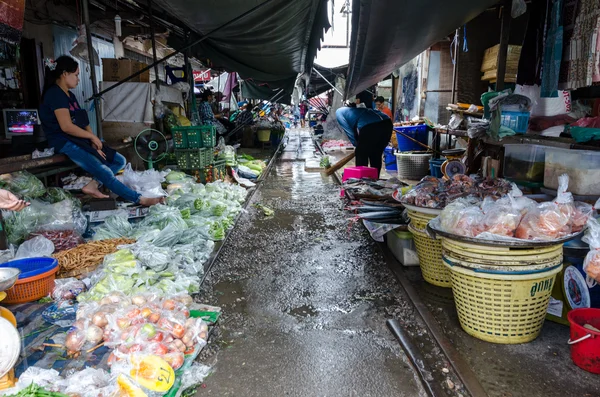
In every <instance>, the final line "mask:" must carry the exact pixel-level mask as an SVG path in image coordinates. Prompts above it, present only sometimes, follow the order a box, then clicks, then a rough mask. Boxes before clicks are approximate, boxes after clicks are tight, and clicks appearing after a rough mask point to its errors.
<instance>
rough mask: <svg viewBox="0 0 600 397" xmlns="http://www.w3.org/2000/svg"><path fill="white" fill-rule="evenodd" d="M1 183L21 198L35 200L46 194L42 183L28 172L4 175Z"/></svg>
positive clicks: (0, 177)
mask: <svg viewBox="0 0 600 397" xmlns="http://www.w3.org/2000/svg"><path fill="white" fill-rule="evenodd" d="M0 181H1V182H3V183H4V184H5V185H6V187H7V188H8V190H10V191H11V192H12V193H14V194H16V195H18V196H21V197H26V198H30V199H35V198H38V197H41V196H43V195H44V194H45V193H46V188H45V187H44V184H43V183H42V181H40V180H39V179H38V178H37V177H36V176H35V175H33V174H30V173H29V172H27V171H17V172H13V173H12V174H4V175H2V176H0Z"/></svg>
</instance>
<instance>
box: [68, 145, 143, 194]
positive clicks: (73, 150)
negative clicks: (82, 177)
mask: <svg viewBox="0 0 600 397" xmlns="http://www.w3.org/2000/svg"><path fill="white" fill-rule="evenodd" d="M60 152H61V153H63V154H65V155H67V156H68V157H69V158H70V159H71V160H72V161H73V162H74V163H75V164H77V165H78V166H79V167H81V168H83V169H84V170H85V171H86V172H88V173H90V174H91V175H92V176H93V177H94V179H96V180H97V181H98V182H99V183H101V184H102V185H104V186H106V187H107V188H108V189H110V191H112V192H113V193H115V194H117V195H119V196H121V197H122V198H124V199H125V200H127V201H131V202H133V203H138V202H139V201H140V196H141V195H140V194H139V193H138V192H136V191H135V190H132V189H130V188H128V187H127V186H125V185H124V184H123V183H121V182H120V181H119V180H118V179H117V178H115V175H116V174H117V172H119V171H121V170H122V169H123V168H124V167H125V163H126V162H127V160H125V157H123V156H122V155H121V154H119V153H116V154H115V158H114V160H113V162H112V163H110V164H108V165H106V164H104V163H102V162H101V161H100V159H99V158H97V157H96V156H94V155H93V154H91V153H89V152H87V151H85V150H84V149H82V148H80V147H79V146H77V145H75V144H74V143H72V142H67V143H65V145H64V146H63V148H62V149H61V150H60Z"/></svg>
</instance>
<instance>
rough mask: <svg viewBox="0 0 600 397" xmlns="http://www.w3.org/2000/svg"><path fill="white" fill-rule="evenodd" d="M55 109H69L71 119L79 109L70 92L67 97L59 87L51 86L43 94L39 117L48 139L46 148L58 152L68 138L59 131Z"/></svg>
mask: <svg viewBox="0 0 600 397" xmlns="http://www.w3.org/2000/svg"><path fill="white" fill-rule="evenodd" d="M57 109H69V113H70V114H71V118H72V117H73V113H74V112H76V111H78V110H80V109H81V108H80V106H79V103H78V102H77V99H76V98H75V95H74V94H73V93H72V92H69V95H67V94H66V93H65V92H64V91H63V90H62V89H61V88H60V87H59V86H57V85H53V86H52V87H50V88H49V89H48V91H46V94H44V98H43V100H42V104H41V105H40V111H39V115H40V121H41V122H42V128H43V129H44V133H45V134H46V139H48V146H50V147H53V148H54V150H55V151H57V152H58V151H60V149H62V147H63V146H64V144H65V143H66V142H67V141H68V137H67V134H66V133H65V132H63V130H61V129H60V125H59V124H58V119H57V118H56V114H54V111H55V110H57ZM86 127H87V126H86ZM84 128H85V127H84Z"/></svg>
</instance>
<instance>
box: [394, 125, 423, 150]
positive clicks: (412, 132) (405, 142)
mask: <svg viewBox="0 0 600 397" xmlns="http://www.w3.org/2000/svg"><path fill="white" fill-rule="evenodd" d="M394 131H396V140H397V141H398V150H399V151H401V152H411V151H423V150H426V148H425V147H424V146H422V145H419V144H418V143H416V142H413V141H411V140H410V139H408V138H407V137H406V136H404V135H407V136H409V137H411V138H412V139H415V140H417V141H418V142H421V143H422V144H424V145H427V142H428V139H429V134H428V133H427V125H426V124H420V125H414V126H406V127H394ZM400 132H401V134H400Z"/></svg>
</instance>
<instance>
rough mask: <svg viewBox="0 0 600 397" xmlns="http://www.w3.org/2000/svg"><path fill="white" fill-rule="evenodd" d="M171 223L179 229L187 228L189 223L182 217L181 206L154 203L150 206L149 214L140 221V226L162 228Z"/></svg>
mask: <svg viewBox="0 0 600 397" xmlns="http://www.w3.org/2000/svg"><path fill="white" fill-rule="evenodd" d="M171 223H172V224H174V225H175V226H177V227H178V228H179V229H182V230H185V229H187V224H186V222H185V220H184V219H183V218H182V216H181V212H180V211H179V208H177V207H172V206H168V205H154V206H152V207H150V210H149V211H148V215H147V216H146V218H145V219H144V220H143V221H142V222H141V223H140V226H142V227H144V226H152V227H155V228H157V229H160V230H162V229H164V228H165V227H167V225H168V224H171Z"/></svg>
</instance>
